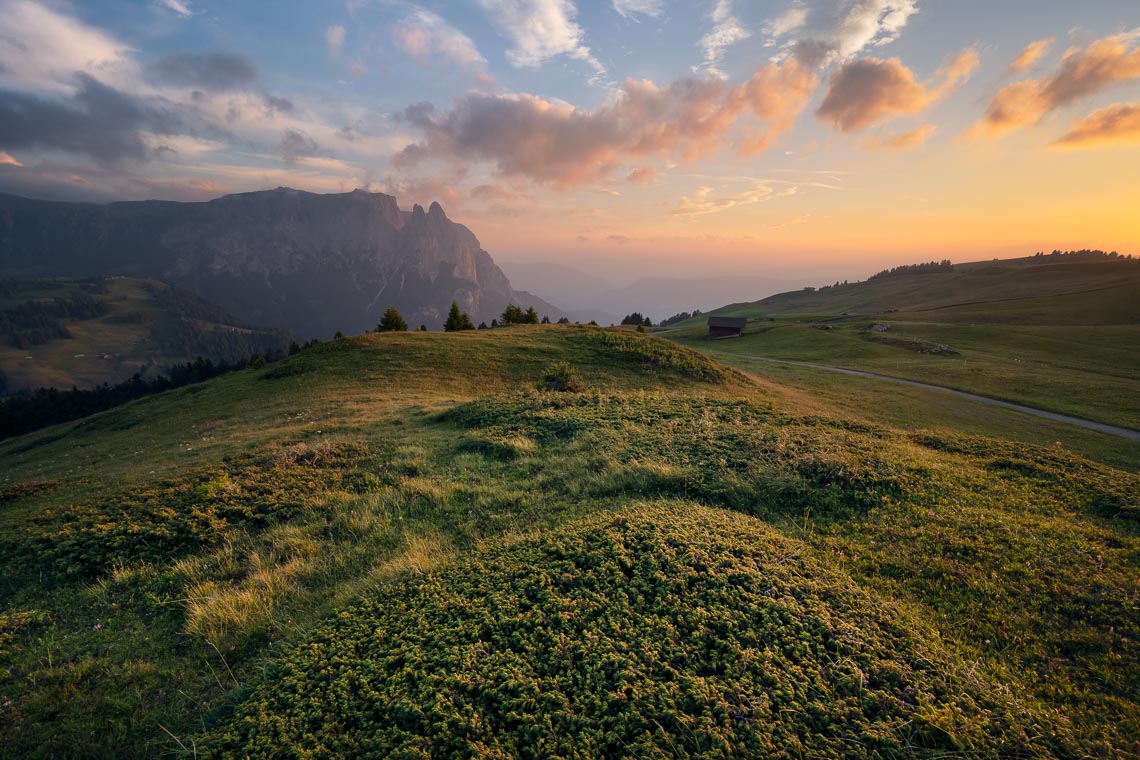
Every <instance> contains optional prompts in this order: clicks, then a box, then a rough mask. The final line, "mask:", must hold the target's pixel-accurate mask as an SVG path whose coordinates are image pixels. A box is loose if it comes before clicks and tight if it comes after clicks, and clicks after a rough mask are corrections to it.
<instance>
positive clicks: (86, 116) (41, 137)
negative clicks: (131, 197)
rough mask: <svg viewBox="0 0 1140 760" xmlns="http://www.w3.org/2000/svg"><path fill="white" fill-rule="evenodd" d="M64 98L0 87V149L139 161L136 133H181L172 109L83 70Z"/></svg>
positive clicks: (142, 153) (143, 154) (143, 150)
mask: <svg viewBox="0 0 1140 760" xmlns="http://www.w3.org/2000/svg"><path fill="white" fill-rule="evenodd" d="M76 76H77V78H78V81H79V89H78V90H77V91H76V93H75V94H74V95H73V96H71V97H70V98H65V99H50V98H45V97H40V96H37V95H30V94H27V93H23V92H14V91H11V90H0V150H13V149H14V150H20V149H25V148H43V149H48V150H60V151H66V152H68V153H75V154H80V155H85V156H89V157H90V158H92V159H94V160H95V161H96V162H98V163H100V164H104V165H106V164H114V163H118V162H120V161H123V160H128V159H130V160H136V161H143V160H145V159H146V158H147V146H146V144H145V143H144V142H143V139H142V136H141V132H143V131H147V132H152V133H155V134H166V135H169V134H176V133H180V132H182V131H184V129H183V125H182V123H181V119H180V117H179V116H178V115H177V114H175V113H174V112H173V111H170V110H168V109H165V108H162V107H159V106H156V105H155V104H152V103H146V102H143V101H140V100H137V99H135V98H133V97H131V96H129V95H126V94H125V93H122V92H120V91H118V90H116V89H114V88H113V87H108V86H107V85H105V84H102V83H101V82H99V81H98V80H96V79H94V78H93V77H90V76H88V75H87V74H82V73H80V74H77V75H76Z"/></svg>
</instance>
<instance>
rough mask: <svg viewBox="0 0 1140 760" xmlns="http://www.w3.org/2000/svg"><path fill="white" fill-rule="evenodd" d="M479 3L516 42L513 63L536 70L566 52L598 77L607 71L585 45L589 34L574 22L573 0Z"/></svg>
mask: <svg viewBox="0 0 1140 760" xmlns="http://www.w3.org/2000/svg"><path fill="white" fill-rule="evenodd" d="M479 5H480V6H482V8H483V10H484V11H485V12H486V13H487V16H488V18H489V19H490V20H491V23H492V25H494V26H495V28H496V29H497V30H498V31H499V33H500V34H502V35H503V36H504V37H506V38H507V39H509V40H510V41H511V43H512V44H513V47H512V48H511V49H510V50H508V51H507V61H508V62H509V63H510V64H511V65H512V66H515V67H517V68H525V69H536V68H538V67H540V66H542V65H543V64H544V63H546V62H547V61H548V60H550V59H551V58H555V57H557V56H560V55H565V56H568V57H570V58H573V59H575V60H579V61H583V62H584V63H586V64H587V65H588V66H589V67H590V68H591V69H592V70H593V72H594V75H595V78H596V77H600V76H603V75H604V74H605V73H606V69H605V67H604V66H602V64H601V63H600V62H599V61H598V59H597V58H595V57H594V54H593V53H592V52H591V51H590V48H589V47H588V46H587V45H586V44H585V33H584V32H583V31H582V27H580V26H578V24H577V23H575V21H574V19H575V17H576V16H577V15H578V9H577V8H575V7H574V4H573V3H572V2H570V0H479Z"/></svg>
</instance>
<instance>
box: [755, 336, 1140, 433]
mask: <svg viewBox="0 0 1140 760" xmlns="http://www.w3.org/2000/svg"><path fill="white" fill-rule="evenodd" d="M737 356H739V357H740V358H742V359H755V360H756V361H761V362H771V363H773V364H790V365H792V366H795V367H810V368H812V369H822V370H825V371H827V372H838V373H840V374H842V375H854V376H856V377H869V378H871V379H873V380H886V381H888V382H892V383H902V384H903V385H910V386H913V387H915V388H925V389H926V390H931V391H941V392H943V393H950V394H953V395H955V396H958V397H959V398H966V399H970V400H971V401H980V402H982V403H983V404H992V405H994V406H1001V407H1004V408H1006V409H1013V410H1014V411H1018V412H1025V413H1026V414H1033V415H1036V416H1038V417H1044V418H1045V419H1048V420H1055V421H1057V422H1065V423H1068V424H1069V425H1076V426H1077V427H1083V428H1087V429H1088V430H1096V431H1097V432H1100V433H1108V434H1109V435H1118V436H1121V437H1122V438H1128V439H1130V440H1133V441H1140V431H1137V430H1130V429H1128V428H1122V427H1116V426H1115V425H1105V424H1104V423H1102V422H1093V421H1092V420H1083V419H1081V418H1080V417H1069V416H1068V415H1064V414H1057V413H1056V412H1046V411H1044V410H1042V409H1034V408H1033V407H1031V406H1022V405H1021V404H1012V403H1010V402H1008V401H1001V400H999V399H996V398H990V397H989V396H979V395H978V394H976V393H966V392H965V391H957V390H954V389H953V388H946V387H945V386H942V385H930V384H929V383H919V382H916V381H914V380H904V379H903V378H901V377H891V376H890V375H877V374H875V373H874V372H861V371H859V370H857V369H843V368H841V367H828V366H826V365H824V364H809V363H808V362H793V361H788V360H787V359H769V358H768V357H766V356H746V355H744V354H737Z"/></svg>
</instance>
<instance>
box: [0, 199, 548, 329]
mask: <svg viewBox="0 0 1140 760" xmlns="http://www.w3.org/2000/svg"><path fill="white" fill-rule="evenodd" d="M0 273H2V274H4V275H5V276H14V277H84V276H94V275H128V276H138V277H155V278H159V279H162V280H165V281H167V282H170V283H172V284H174V285H178V286H180V287H183V288H186V289H187V290H190V291H191V292H193V293H195V294H196V295H199V296H201V297H203V298H206V299H207V300H210V301H213V302H216V303H218V304H220V305H221V306H223V307H225V308H226V309H228V310H229V311H231V312H233V313H234V314H235V315H237V316H238V317H240V318H242V319H244V320H246V321H248V322H251V323H255V324H263V325H272V326H275V327H283V328H287V329H290V330H294V331H296V332H298V333H300V334H302V335H304V336H306V337H321V338H327V337H330V336H331V335H332V334H333V333H334V332H337V331H342V332H348V333H352V332H362V331H364V330H367V329H370V328H371V327H372V326H374V325H375V324H376V321H377V319H378V317H379V315H380V313H381V312H383V311H384V309H385V308H387V307H388V306H395V307H396V308H397V309H399V310H400V311H401V313H403V315H404V316H405V318H406V319H407V321H408V323H409V324H410V325H413V326H415V325H418V324H425V325H427V326H428V327H431V328H439V327H440V326H442V324H443V319H444V317H445V316H446V313H447V309H448V307H449V306H450V304H451V302H452V301H456V302H458V303H459V305H460V307H461V308H463V309H464V310H465V311H467V312H468V313H469V314H470V315H471V317H472V319H474V320H475V321H476V322H478V321H490V320H491V319H493V318H494V317H496V316H498V314H499V313H500V312H501V311H502V309H503V308H504V307H505V306H506V305H507V304H508V303H518V304H519V305H521V306H524V307H525V306H533V307H535V308H536V310H538V311H540V312H542V313H544V314H547V315H549V316H551V317H552V318H557V317H559V316H561V315H562V312H561V311H560V310H559V309H557V308H555V307H553V306H551V305H550V304H548V303H546V302H545V301H543V300H542V299H540V298H538V297H536V296H533V295H532V294H530V293H527V292H525V291H516V290H514V289H513V288H512V287H511V284H510V281H509V280H508V279H507V276H506V275H505V274H504V273H503V272H502V270H501V269H499V267H498V266H497V265H496V264H495V262H494V260H493V259H492V258H491V255H490V254H489V253H487V252H486V251H485V250H484V249H483V248H482V246H481V244H480V243H479V240H478V238H477V237H476V236H475V235H474V233H473V232H471V230H470V229H468V228H467V227H466V226H464V225H462V224H458V223H456V222H453V221H452V220H450V219H449V218H448V217H447V214H446V213H445V212H444V210H443V207H442V206H440V205H439V203H438V202H436V203H432V204H431V206H430V207H429V208H428V209H427V210H426V211H425V210H424V209H423V207H421V206H419V205H418V204H417V205H415V206H413V208H412V209H411V210H410V211H404V210H402V209H400V207H399V205H398V204H397V202H396V198H395V197H394V196H391V195H386V194H384V193H373V192H369V191H366V190H363V189H356V190H353V191H351V192H347V193H332V194H318V193H309V192H306V191H302V190H295V189H292V188H286V187H278V188H276V189H274V190H262V191H254V192H248V193H236V194H231V195H224V196H221V197H219V198H215V199H213V200H210V201H205V202H201V203H182V202H178V201H120V202H115V203H109V204H94V203H71V202H62V201H39V200H35V199H30V198H24V197H22V196H14V195H8V194H0Z"/></svg>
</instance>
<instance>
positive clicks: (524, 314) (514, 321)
mask: <svg viewBox="0 0 1140 760" xmlns="http://www.w3.org/2000/svg"><path fill="white" fill-rule="evenodd" d="M499 324H500V325H537V324H538V312H537V311H535V310H534V307H533V306H529V307H527V309H526V311H523V309H522V307H521V306H515V305H514V304H513V303H512V304H507V308H505V309H503V313H502V315H500V316H499ZM491 326H492V327H494V326H495V325H494V323H493V322H492V323H491Z"/></svg>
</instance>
